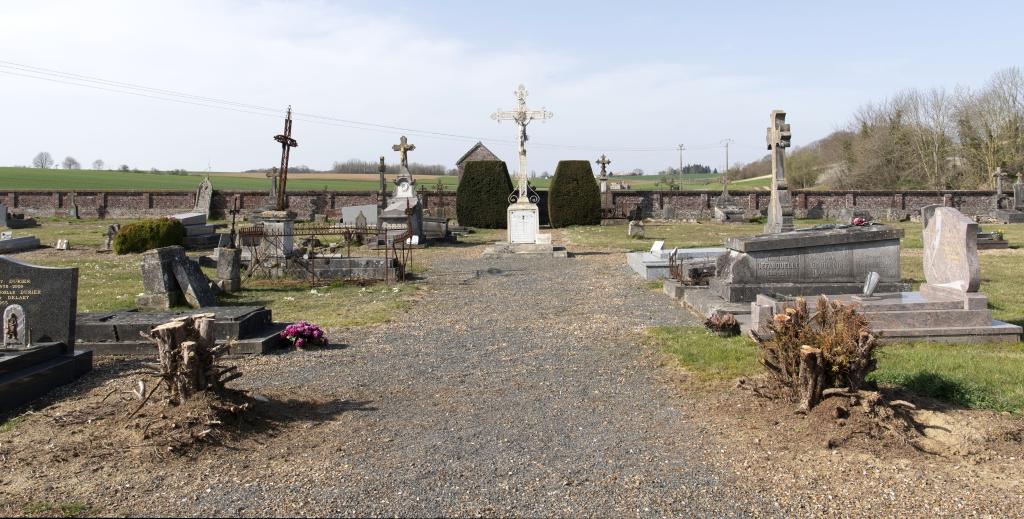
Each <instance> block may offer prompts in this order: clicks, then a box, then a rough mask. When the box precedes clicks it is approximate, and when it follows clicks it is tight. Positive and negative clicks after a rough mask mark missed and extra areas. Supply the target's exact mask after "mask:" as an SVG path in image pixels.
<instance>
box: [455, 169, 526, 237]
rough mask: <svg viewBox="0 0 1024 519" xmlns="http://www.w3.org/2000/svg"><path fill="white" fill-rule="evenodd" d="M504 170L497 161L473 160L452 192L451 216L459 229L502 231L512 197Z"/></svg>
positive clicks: (510, 182)
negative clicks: (457, 223)
mask: <svg viewBox="0 0 1024 519" xmlns="http://www.w3.org/2000/svg"><path fill="white" fill-rule="evenodd" d="M512 189H513V188H512V178H511V177H509V176H508V167H507V166H505V163H504V162H502V161H500V160H475V161H471V162H467V163H466V169H465V171H464V172H463V174H462V180H461V181H460V182H459V188H458V190H457V191H456V201H455V213H456V216H457V217H458V219H459V225H464V226H467V227H481V228H484V229H504V228H505V226H506V225H507V224H508V222H507V218H508V216H507V214H506V210H507V209H508V195H509V194H511V193H512Z"/></svg>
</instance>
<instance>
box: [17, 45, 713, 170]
mask: <svg viewBox="0 0 1024 519" xmlns="http://www.w3.org/2000/svg"><path fill="white" fill-rule="evenodd" d="M3 69H7V70H3ZM0 74H7V75H11V76H18V77H23V78H29V79H37V80H41V81H49V82H53V83H60V84H64V85H70V86H78V87H84V88H91V89H95V90H101V91H105V92H111V93H117V94H127V95H133V96H137V97H143V98H148V99H154V100H158V101H167V102H174V103H182V104H189V105H193V106H200V107H204V108H213V109H217V110H226V111H233V112H239V113H246V114H251V115H260V116H264V117H274V118H279V117H282V113H283V112H282V110H280V109H278V108H272V107H266V106H260V105H254V104H249V103H241V102H237V101H231V100H227V99H220V98H216V97H208V96H201V95H196V94H189V93H185V92H179V91H176V90H169V89H163V88H154V87H149V86H144V85H137V84H133V83H126V82H123V81H113V80H108V79H103V78H99V77H95V76H88V75H84V74H76V73H73V72H64V71H60V70H55V69H48V68H43V67H36V66H32V65H25V64H22V63H16V62H13V61H6V60H0ZM295 116H296V117H295V120H298V121H303V122H309V123H313V124H321V125H325V126H334V127H339V128H348V129H354V130H361V131H371V132H378V133H391V132H393V131H401V132H405V133H409V134H413V135H417V136H420V137H427V138H434V139H441V140H452V141H487V142H488V143H502V144H517V141H515V140H512V139H496V138H484V137H479V136H472V135H462V134H457V133H449V132H441V131H433V130H422V129H418V128H408V127H403V126H395V125H388V124H380V123H371V122H365V121H356V120H352V119H345V118H341V117H334V116H327V115H319V114H314V113H307V112H295ZM532 146H534V147H537V148H546V149H568V150H581V151H594V152H617V153H659V152H666V151H675V150H676V147H675V146H657V147H620V146H595V145H571V144H557V143H544V142H535V143H533V144H532ZM721 147H722V146H721V144H710V145H707V146H694V147H690V148H688V149H690V150H708V149H715V148H721Z"/></svg>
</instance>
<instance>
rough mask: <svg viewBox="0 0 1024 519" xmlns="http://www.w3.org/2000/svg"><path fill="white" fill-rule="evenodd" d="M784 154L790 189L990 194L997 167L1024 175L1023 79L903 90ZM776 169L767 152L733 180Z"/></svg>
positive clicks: (732, 173)
mask: <svg viewBox="0 0 1024 519" xmlns="http://www.w3.org/2000/svg"><path fill="white" fill-rule="evenodd" d="M797 119H798V118H794V121H793V132H794V134H796V135H798V134H799V131H800V126H799V124H800V123H799V121H798V120H797ZM786 155H787V157H786V178H787V181H788V184H789V186H790V187H791V188H810V187H813V186H821V187H825V188H833V189H990V188H992V187H993V186H994V181H993V178H992V173H993V172H994V171H995V169H996V168H997V167H1001V168H1002V169H1003V171H1006V172H1008V173H1010V174H1013V175H1016V174H1020V173H1024V74H1022V73H1021V70H1020V69H1019V68H1017V67H1013V68H1008V69H1004V70H1001V71H999V72H997V73H995V74H994V75H993V76H992V77H991V78H990V79H989V81H988V82H987V83H986V84H985V86H984V87H982V88H981V89H979V90H971V89H969V88H965V87H956V88H954V89H953V90H952V91H950V90H946V89H945V88H933V89H931V90H918V89H909V90H904V91H901V92H897V93H896V94H895V95H893V96H892V97H890V98H888V99H885V100H882V101H879V102H874V103H869V104H866V105H864V106H862V107H861V108H860V109H858V110H857V112H856V113H855V114H854V115H853V118H852V120H851V121H849V123H848V124H847V125H846V127H845V128H844V129H843V130H840V131H837V132H834V133H832V134H831V135H829V136H827V137H825V138H823V139H821V140H818V141H815V142H813V143H811V144H808V145H806V146H802V147H799V148H794V149H790V150H787V154H786ZM770 168H771V166H770V164H769V161H768V156H767V155H765V156H764V157H763V158H762V159H760V160H758V161H755V162H751V163H749V164H742V165H738V166H736V167H733V168H730V170H729V177H730V178H733V179H742V178H750V177H756V176H761V175H767V174H769V173H770Z"/></svg>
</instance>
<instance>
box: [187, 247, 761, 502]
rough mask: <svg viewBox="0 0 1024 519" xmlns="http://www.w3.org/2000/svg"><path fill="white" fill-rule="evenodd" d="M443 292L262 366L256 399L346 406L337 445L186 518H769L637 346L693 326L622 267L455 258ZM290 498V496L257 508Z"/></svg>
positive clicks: (273, 467)
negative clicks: (645, 331) (648, 336)
mask: <svg viewBox="0 0 1024 519" xmlns="http://www.w3.org/2000/svg"><path fill="white" fill-rule="evenodd" d="M429 278H430V286H431V288H430V289H429V290H428V291H427V292H426V294H425V296H424V297H423V299H422V300H421V301H419V302H418V303H417V304H416V305H414V306H413V308H412V309H411V310H410V311H409V312H407V313H406V314H405V315H404V316H403V317H402V318H401V319H400V320H399V321H398V322H395V323H391V324H389V325H386V326H381V327H378V328H375V329H373V330H371V331H369V332H367V331H366V330H363V331H361V332H358V333H353V334H351V335H347V336H342V337H341V339H342V341H343V342H345V343H347V344H349V345H351V346H350V347H348V348H345V349H342V350H333V351H313V352H305V353H300V354H296V355H291V354H290V355H286V356H278V357H275V358H270V359H264V360H262V361H254V362H253V363H252V365H249V366H246V367H245V370H246V376H245V377H244V378H243V380H245V381H246V383H247V385H249V386H251V387H253V388H263V390H265V391H274V388H276V389H277V390H282V391H283V390H292V389H295V388H302V390H303V391H307V392H309V393H310V394H313V395H317V396H319V397H324V398H327V397H330V396H335V397H337V398H338V399H339V400H337V401H335V403H334V407H333V408H331V406H330V405H327V406H325V409H328V410H327V411H325V413H329V414H330V415H331V416H329V417H326V418H325V420H326V422H327V423H325V424H324V425H321V426H319V431H320V434H322V435H323V441H322V442H315V441H310V442H308V444H307V445H295V446H294V448H281V447H274V448H272V449H271V450H273V449H280V450H279V451H278V452H276V454H275V456H277V457H278V459H277V460H276V461H275V463H273V464H270V463H269V462H268V463H267V466H266V467H263V468H259V467H252V468H256V469H258V470H256V472H257V473H258V474H247V472H249V473H251V472H252V471H250V470H238V467H232V468H229V469H228V470H227V471H226V472H225V473H224V474H222V479H224V480H227V481H232V480H233V481H235V482H236V483H238V484H229V485H226V486H223V487H221V488H219V489H218V487H217V486H214V488H213V491H211V492H209V493H201V497H200V498H199V499H198V500H197V501H195V502H192V503H189V506H188V511H189V512H190V513H199V512H209V513H213V514H224V513H253V512H261V513H271V514H294V513H303V514H323V513H332V514H343V515H402V516H406V515H416V516H435V515H473V514H484V515H517V516H558V515H570V514H571V515H597V516H612V515H614V516H618V515H631V516H632V515H640V516H664V515H683V514H685V515H694V514H696V515H708V514H714V515H723V514H740V515H744V514H745V513H747V512H749V511H752V510H757V509H761V510H762V511H763V510H764V509H763V508H762V507H760V506H754V505H753V504H752V502H751V500H750V496H746V495H744V494H743V490H742V489H740V488H737V487H735V486H733V485H732V484H731V483H730V481H729V480H728V478H727V477H724V476H723V475H722V474H723V472H721V471H720V470H718V469H716V467H715V466H713V465H712V464H711V462H710V461H708V460H707V457H706V456H705V454H704V450H705V449H706V448H708V447H707V446H706V445H705V442H704V441H703V440H702V438H701V434H700V432H699V431H698V425H697V422H699V417H697V416H690V415H687V414H686V413H684V412H683V411H681V410H680V409H678V408H677V407H676V406H675V405H674V404H675V401H674V399H675V398H678V397H676V396H673V395H672V392H671V391H670V390H669V389H668V388H666V387H665V385H664V383H663V382H660V381H659V380H658V379H657V378H656V372H657V359H656V358H655V356H654V355H653V354H651V353H650V352H649V351H648V350H646V349H645V348H643V346H642V345H640V344H639V341H640V340H641V334H640V333H639V332H640V330H641V329H642V328H643V327H645V326H649V325H657V324H670V323H682V322H687V321H688V320H689V319H690V318H689V317H688V316H687V315H685V314H684V312H682V311H681V310H680V309H679V307H678V306H675V305H672V304H669V302H668V300H667V299H666V298H665V296H663V295H661V294H660V293H659V292H657V291H654V290H652V289H651V288H649V287H647V286H645V284H644V283H643V282H642V281H640V280H639V279H638V278H637V277H636V276H635V275H633V274H632V272H630V271H628V269H627V267H625V265H624V261H623V259H622V257H621V255H620V254H614V255H606V256H603V255H592V256H580V257H577V258H572V259H556V258H537V257H534V258H479V257H477V258H471V259H465V258H462V259H452V260H445V261H443V262H436V266H435V268H434V269H433V270H432V271H431V272H430V274H429ZM266 455H267V453H266V452H264V453H263V456H266ZM281 458H283V459H281ZM281 462H284V463H281ZM236 471H237V472H236ZM266 471H271V472H273V473H275V474H276V475H275V476H273V477H268V475H267V474H266ZM231 473H235V475H231ZM275 485H276V486H275ZM282 487H285V488H287V489H288V492H287V498H285V497H284V496H281V497H280V498H276V499H272V500H271V501H270V502H266V501H264V500H263V499H260V498H259V496H260V495H261V494H264V493H265V492H272V491H274V489H278V490H280V489H282Z"/></svg>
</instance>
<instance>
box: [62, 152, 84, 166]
mask: <svg viewBox="0 0 1024 519" xmlns="http://www.w3.org/2000/svg"><path fill="white" fill-rule="evenodd" d="M64 169H82V165H81V164H79V163H78V161H77V160H75V158H74V157H72V156H70V155H68V156H67V157H64Z"/></svg>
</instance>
